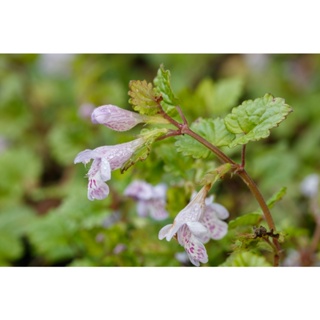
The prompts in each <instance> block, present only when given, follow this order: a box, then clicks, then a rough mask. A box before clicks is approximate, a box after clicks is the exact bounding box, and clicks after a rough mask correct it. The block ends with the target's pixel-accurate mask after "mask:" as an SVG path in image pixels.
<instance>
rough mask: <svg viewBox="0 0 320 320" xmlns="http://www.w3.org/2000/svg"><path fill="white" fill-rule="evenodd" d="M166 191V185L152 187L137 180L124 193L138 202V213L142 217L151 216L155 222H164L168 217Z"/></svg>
mask: <svg viewBox="0 0 320 320" xmlns="http://www.w3.org/2000/svg"><path fill="white" fill-rule="evenodd" d="M166 191H167V188H166V186H165V185H164V184H158V185H157V186H155V187H154V186H152V185H151V184H149V183H147V182H144V181H140V180H136V181H134V182H132V183H131V184H130V185H129V186H128V187H127V188H126V190H125V191H124V194H125V195H126V196H129V197H131V198H133V199H135V200H136V201H137V212H138V215H139V216H141V217H146V216H148V215H150V216H151V217H152V218H153V219H155V220H163V219H166V218H167V217H168V212H167V211H166V209H165V206H166Z"/></svg>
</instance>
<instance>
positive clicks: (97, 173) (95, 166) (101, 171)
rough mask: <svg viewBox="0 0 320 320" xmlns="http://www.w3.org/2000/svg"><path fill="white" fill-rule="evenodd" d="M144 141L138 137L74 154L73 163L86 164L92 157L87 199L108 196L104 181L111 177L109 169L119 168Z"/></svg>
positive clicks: (100, 198)
mask: <svg viewBox="0 0 320 320" xmlns="http://www.w3.org/2000/svg"><path fill="white" fill-rule="evenodd" d="M144 142H145V140H144V139H143V138H138V139H136V140H133V141H130V142H127V143H122V144H117V145H114V146H104V147H99V148H96V149H94V150H90V149H87V150H84V151H82V152H80V153H79V154H78V155H77V156H76V158H75V159H74V163H79V162H82V163H83V164H87V163H88V162H90V160H91V159H93V162H92V165H91V168H90V170H89V172H88V174H87V176H88V179H89V182H88V199H89V200H94V199H98V200H102V199H104V198H105V197H107V196H108V194H109V187H108V185H107V184H106V183H105V182H106V181H108V180H110V179H111V171H113V170H116V169H119V168H121V167H122V165H123V164H124V163H125V162H126V161H128V160H129V159H130V157H131V156H132V154H133V153H134V152H135V151H136V150H137V149H138V148H139V147H141V146H142V145H143V144H144Z"/></svg>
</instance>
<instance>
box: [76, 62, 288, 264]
mask: <svg viewBox="0 0 320 320" xmlns="http://www.w3.org/2000/svg"><path fill="white" fill-rule="evenodd" d="M129 96H130V98H129V103H130V104H131V106H132V108H133V110H134V111H135V112H133V111H128V110H125V109H122V108H119V107H117V106H114V105H105V106H101V107H98V108H96V109H95V110H94V111H93V113H92V117H91V119H92V122H93V123H97V124H103V125H105V126H107V127H108V128H110V129H112V130H114V131H119V132H122V131H127V130H131V129H133V128H134V127H136V126H137V125H138V124H141V123H143V124H144V126H143V128H142V129H141V131H140V133H139V134H138V135H137V136H136V137H135V139H134V140H132V141H130V142H126V143H122V144H118V145H113V146H102V147H98V148H96V149H94V150H89V149H87V150H85V151H82V152H80V153H79V154H78V155H77V156H76V158H75V160H74V162H75V163H79V162H82V163H84V164H87V163H88V162H90V160H91V159H92V160H93V162H92V165H91V168H90V169H89V171H88V198H89V200H95V199H98V200H102V199H104V198H106V197H107V196H108V194H109V187H108V185H107V184H106V182H107V181H109V180H110V179H111V172H112V171H114V170H116V169H120V171H121V173H123V172H125V171H126V170H128V169H129V168H130V167H132V166H134V165H135V164H136V163H137V162H139V161H143V160H146V159H147V157H148V156H149V155H150V153H151V151H152V150H151V149H152V148H154V147H155V148H156V147H157V146H158V145H159V144H161V143H162V142H163V141H164V140H167V139H175V144H174V146H173V148H172V150H169V149H168V148H164V149H161V148H160V149H159V150H160V153H161V152H164V153H166V154H164V157H170V155H168V154H167V153H168V152H170V153H171V152H172V153H173V152H177V153H178V154H179V157H180V158H190V159H193V161H199V168H200V169H201V170H199V171H198V173H199V175H200V177H198V178H199V179H198V180H197V181H194V185H198V187H199V188H200V191H198V192H196V190H195V189H196V188H195V187H192V188H193V189H194V190H193V191H194V195H193V197H192V198H191V200H190V202H189V203H188V204H187V205H186V207H185V208H181V209H180V211H179V213H178V214H177V216H176V217H175V219H174V221H173V222H172V223H169V224H167V225H165V226H163V227H162V229H161V230H160V231H159V235H158V237H159V240H162V239H164V238H165V239H166V240H167V241H170V240H171V239H172V238H175V239H176V240H177V241H178V242H179V244H180V245H181V246H183V247H184V249H185V251H186V253H187V255H188V257H189V260H190V261H191V263H192V264H194V265H195V266H199V265H200V263H207V262H208V255H207V252H206V248H205V246H204V244H206V243H207V242H208V241H209V240H210V239H213V240H216V241H218V240H219V239H222V238H223V237H224V236H226V234H227V232H228V224H227V222H226V221H225V220H226V219H227V218H228V217H229V212H228V210H227V209H226V208H225V207H224V206H222V205H220V204H218V203H215V202H214V203H213V202H212V201H213V197H212V195H209V193H210V190H211V189H212V187H213V185H214V184H216V183H217V182H218V181H220V180H223V179H226V178H227V177H233V176H239V177H240V178H241V179H242V180H243V182H244V183H245V184H246V185H247V187H248V188H249V190H250V191H251V193H252V195H253V197H254V198H255V199H256V201H257V203H258V204H259V207H260V211H258V212H254V213H252V212H251V213H248V214H243V215H241V216H240V217H238V218H236V219H234V220H231V221H229V229H230V228H232V229H236V228H238V227H241V226H246V225H247V226H250V227H252V232H251V233H247V234H244V235H243V234H242V235H241V234H240V233H239V234H238V237H237V238H236V239H233V242H234V245H233V252H232V253H231V254H230V256H229V257H228V259H227V260H226V261H225V263H224V264H223V265H237V259H244V260H246V261H247V264H248V265H250V264H251V262H252V261H255V260H257V259H258V260H259V261H260V260H261V259H262V257H260V256H257V255H255V254H256V252H257V251H258V250H259V248H263V250H262V249H261V250H260V252H267V253H268V252H271V253H272V261H271V263H272V264H273V265H274V266H278V265H279V261H280V256H281V251H282V250H281V246H280V243H281V241H283V235H282V234H281V233H279V232H278V230H277V229H276V226H275V223H274V219H273V217H272V215H271V211H270V209H271V208H272V206H273V205H274V204H275V203H276V202H277V201H278V200H280V199H281V198H282V197H283V195H284V192H285V191H284V189H281V190H280V191H279V192H278V193H276V194H275V195H274V196H273V197H272V198H271V199H270V200H269V201H266V200H265V199H264V197H263V195H262V194H261V192H260V190H259V188H258V186H257V185H256V183H255V182H254V180H253V179H252V178H251V176H250V175H249V173H248V171H247V168H246V147H247V145H248V144H249V143H251V142H255V141H258V140H261V139H265V138H267V137H268V136H269V135H270V130H271V129H273V128H275V127H277V126H278V125H279V124H280V123H281V122H282V121H283V120H285V119H286V117H287V116H288V115H289V113H290V112H292V108H291V107H290V106H289V105H287V104H286V103H285V100H284V99H282V98H279V97H273V96H272V95H271V94H265V95H264V96H263V97H261V98H257V99H255V100H247V101H244V102H243V103H242V104H241V105H239V106H237V107H234V108H233V109H232V111H231V113H229V114H227V115H226V116H224V117H207V118H206V117H203V118H198V119H195V120H194V121H193V122H190V121H189V119H187V116H186V115H185V113H184V108H183V105H180V103H179V99H178V97H177V96H176V94H175V93H174V92H173V89H172V87H171V83H170V71H169V70H165V69H164V67H163V66H160V68H159V70H158V72H157V75H156V77H155V79H154V81H153V84H152V83H148V82H147V81H146V80H143V81H140V80H132V81H130V83H129ZM194 107H195V108H196V107H197V106H194ZM211 109H214V106H211ZM239 148H240V150H241V162H240V163H237V162H236V161H235V160H234V159H232V158H231V156H230V153H231V154H232V152H230V151H232V150H238V149H239ZM212 155H214V156H215V157H216V158H217V159H218V160H219V161H220V163H221V164H220V165H216V163H215V162H213V161H211V156H212ZM179 157H178V158H177V159H178V160H176V161H179ZM171 165H172V163H171ZM147 186H148V185H143V183H142V184H140V185H139V184H138V185H136V186H135V188H138V190H135V188H129V187H128V190H127V195H128V196H131V197H135V198H136V199H137V200H139V202H140V210H141V212H142V211H143V212H144V213H143V215H146V213H145V211H146V210H147V211H150V212H151V213H150V215H152V216H154V217H159V216H160V217H162V216H163V217H164V218H166V214H165V213H166V210H165V208H164V204H163V199H164V198H165V197H164V195H163V193H162V194H161V195H160V196H159V197H158V198H157V196H154V198H155V199H154V198H153V195H152V192H154V191H150V190H149V189H147ZM148 187H150V186H148ZM139 188H142V189H140V190H139ZM143 188H146V189H145V190H146V191H144V192H145V194H144V192H143V191H142V190H143ZM148 190H149V191H148ZM148 192H149V193H150V196H148V195H147V193H148ZM155 194H156V192H155ZM154 200H155V202H154ZM153 203H157V205H158V209H157V205H155V207H153V208H151V209H150V204H151V207H152V204H153ZM146 204H148V205H149V207H148V209H146V207H144V206H146ZM159 204H160V206H159ZM141 206H142V208H141ZM155 210H156V211H157V210H159V212H158V213H157V212H155ZM158 220H161V219H158ZM263 224H266V226H263ZM263 244H264V245H265V246H263ZM248 248H249V250H251V251H252V252H247V251H248ZM268 257H269V255H268ZM262 260H263V259H262ZM253 264H254V262H253ZM264 264H265V265H268V260H267V257H266V259H265V260H263V262H262V263H261V264H260V265H264Z"/></svg>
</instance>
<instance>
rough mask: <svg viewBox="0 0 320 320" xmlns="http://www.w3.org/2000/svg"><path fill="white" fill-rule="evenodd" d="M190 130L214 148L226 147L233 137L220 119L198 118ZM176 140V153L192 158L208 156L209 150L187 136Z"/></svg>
mask: <svg viewBox="0 0 320 320" xmlns="http://www.w3.org/2000/svg"><path fill="white" fill-rule="evenodd" d="M190 128H191V130H193V131H194V132H196V133H197V134H199V135H200V136H202V137H203V138H204V139H206V140H208V141H209V142H210V143H212V144H213V145H215V146H216V147H222V146H227V145H228V144H229V143H230V142H231V141H232V140H233V139H234V137H235V135H234V134H233V133H230V132H229V131H228V130H227V129H226V126H225V124H224V121H223V119H221V118H216V119H202V118H199V119H198V120H197V121H195V122H193V123H192V125H191V127H190ZM176 139H177V142H176V144H175V145H176V147H177V151H178V152H182V153H183V154H184V155H187V156H192V157H194V158H206V157H208V156H209V154H210V150H208V149H207V148H206V147H205V146H203V145H202V144H200V142H198V141H196V140H194V139H193V138H191V137H190V136H188V135H184V136H179V137H177V138H176Z"/></svg>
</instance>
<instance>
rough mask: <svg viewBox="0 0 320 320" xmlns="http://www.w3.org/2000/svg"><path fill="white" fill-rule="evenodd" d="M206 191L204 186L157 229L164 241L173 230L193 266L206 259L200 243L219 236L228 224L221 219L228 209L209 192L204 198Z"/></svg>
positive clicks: (226, 216)
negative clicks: (216, 201) (169, 222)
mask: <svg viewBox="0 0 320 320" xmlns="http://www.w3.org/2000/svg"><path fill="white" fill-rule="evenodd" d="M207 192H208V190H207V188H206V186H205V187H203V188H202V189H201V190H200V191H199V192H198V194H196V195H195V196H193V197H192V198H191V201H190V203H189V204H188V205H187V206H186V207H185V208H184V209H183V210H182V211H180V212H179V214H178V215H177V216H176V218H175V220H174V222H173V224H169V225H167V226H165V227H163V228H162V229H161V230H160V232H159V239H160V240H162V239H164V238H166V239H167V241H170V240H171V238H172V237H173V236H174V235H175V234H177V240H178V242H179V244H180V245H181V246H183V247H184V249H185V251H186V253H187V254H188V257H189V259H190V261H191V262H192V264H194V265H195V266H199V265H200V262H202V263H206V262H208V255H207V252H206V249H205V247H204V243H207V242H208V241H209V240H210V239H215V240H217V239H221V238H223V237H224V236H225V235H226V233H227V231H228V224H227V223H226V222H224V221H222V220H221V219H226V218H228V217H229V212H228V210H227V209H226V208H225V207H223V206H222V205H220V204H217V203H212V201H213V197H212V196H211V197H208V198H206V196H207Z"/></svg>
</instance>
